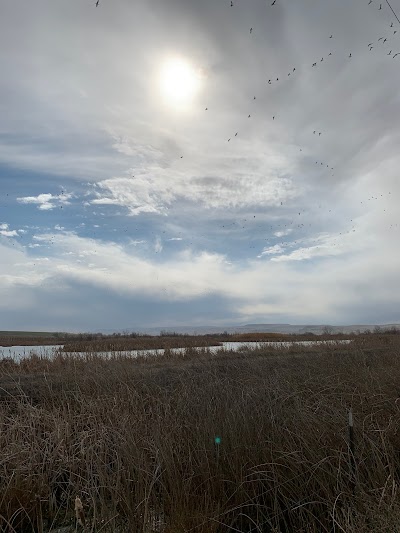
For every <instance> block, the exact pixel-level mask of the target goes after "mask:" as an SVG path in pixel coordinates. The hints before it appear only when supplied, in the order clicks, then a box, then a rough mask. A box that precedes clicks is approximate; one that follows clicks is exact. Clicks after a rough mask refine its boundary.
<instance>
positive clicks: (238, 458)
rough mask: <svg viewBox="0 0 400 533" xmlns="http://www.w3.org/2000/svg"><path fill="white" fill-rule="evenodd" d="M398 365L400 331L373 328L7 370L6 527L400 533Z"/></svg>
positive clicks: (2, 404) (3, 395) (0, 411)
mask: <svg viewBox="0 0 400 533" xmlns="http://www.w3.org/2000/svg"><path fill="white" fill-rule="evenodd" d="M399 356H400V336H399V335H369V336H359V337H357V338H356V339H355V340H354V341H353V343H352V344H350V345H340V344H337V345H323V346H321V345H320V346H314V347H303V346H301V347H300V346H293V347H291V348H289V349H284V350H279V349H274V348H272V347H264V348H261V349H258V350H254V351H251V352H247V353H223V354H220V355H211V354H209V353H207V350H206V349H205V350H204V351H203V352H200V353H199V352H196V351H194V350H191V349H190V348H189V349H188V350H187V351H186V353H185V354H183V355H177V354H172V353H170V352H168V351H167V352H166V354H165V355H163V356H160V357H149V358H144V357H141V358H138V359H136V360H135V359H132V358H129V357H124V356H118V355H115V357H113V358H111V359H107V360H105V359H102V358H100V357H98V356H96V354H94V353H88V354H87V355H86V356H84V357H79V356H74V355H73V354H71V355H68V356H67V355H62V354H57V355H56V356H55V357H54V359H52V360H48V359H42V358H40V357H37V356H31V357H30V358H27V359H23V360H21V362H20V363H15V362H12V361H9V360H8V361H2V362H0V428H1V431H0V449H1V451H2V453H1V456H0V529H1V530H2V531H7V532H10V533H11V532H14V531H15V532H25V531H26V532H28V531H29V532H31V531H37V532H42V531H51V530H53V531H55V530H56V528H57V527H58V526H60V525H68V524H71V531H74V530H75V527H76V518H75V514H76V513H77V514H76V516H77V517H78V514H79V517H80V521H81V522H82V523H83V521H84V520H85V523H86V526H85V531H98V532H100V531H103V532H106V531H114V532H116V531H121V532H122V531H127V532H132V531H135V532H136V531H138V532H143V533H150V532H157V531H158V532H165V533H177V532H193V533H225V532H226V533H228V532H231V531H239V532H271V533H272V532H275V533H276V532H281V533H286V532H293V531H296V532H315V533H316V532H318V533H320V532H341V531H345V532H348V533H353V532H354V533H355V532H357V533H359V532H360V531H363V532H374V533H378V532H379V533H381V532H384V531H388V532H391V533H392V532H394V531H399V530H400V528H399V523H400V521H399V518H400V503H399V498H398V486H399V482H400V456H399V449H400V434H399V429H398V428H399V427H400V398H399V397H400V365H399ZM350 407H352V409H353V414H354V432H355V457H354V459H355V466H356V469H355V472H356V476H355V479H354V477H353V474H352V469H351V464H352V461H351V460H350V457H349V449H348V443H347V414H348V409H349V408H350ZM77 497H78V499H79V502H80V504H79V502H78V504H77V503H76V502H77V501H78V500H77V499H76V498H77ZM80 505H81V506H80ZM78 527H79V528H80V530H83V528H82V526H78Z"/></svg>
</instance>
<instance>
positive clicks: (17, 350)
mask: <svg viewBox="0 0 400 533" xmlns="http://www.w3.org/2000/svg"><path fill="white" fill-rule="evenodd" d="M350 342H351V340H325V341H284V342H274V341H265V342H221V345H220V346H208V347H207V349H208V350H209V352H211V353H217V352H219V351H222V350H224V351H230V350H233V351H239V350H243V349H245V348H262V347H264V346H273V347H275V348H289V347H290V346H294V345H298V346H313V345H319V344H325V345H326V344H350ZM63 348H64V346H62V345H57V346H7V347H2V346H0V360H1V359H3V358H6V357H7V358H8V357H9V358H12V359H14V360H15V361H18V360H20V359H23V358H24V357H29V355H31V354H32V353H34V354H37V355H39V356H40V357H49V358H50V357H52V356H54V355H55V354H56V353H57V352H58V351H62V350H63ZM186 349H187V348H171V350H170V351H171V353H184V352H185V350H186ZM194 349H195V350H204V349H205V348H204V347H202V348H200V347H198V348H194ZM163 353H164V349H162V348H161V349H156V350H155V349H151V350H128V351H122V352H97V354H96V355H98V356H100V357H106V358H108V357H112V356H113V355H122V356H129V357H137V356H138V355H162V354H163ZM73 355H75V356H79V355H84V353H83V352H73Z"/></svg>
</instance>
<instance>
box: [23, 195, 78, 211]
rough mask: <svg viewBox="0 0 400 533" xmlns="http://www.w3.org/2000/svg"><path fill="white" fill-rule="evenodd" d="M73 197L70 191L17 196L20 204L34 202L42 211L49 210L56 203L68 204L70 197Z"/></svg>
mask: <svg viewBox="0 0 400 533" xmlns="http://www.w3.org/2000/svg"><path fill="white" fill-rule="evenodd" d="M71 198H73V195H72V194H71V193H65V194H59V195H53V194H50V193H43V194H39V195H38V196H24V197H21V198H17V201H18V202H19V203H21V204H36V205H37V206H38V209H41V210H42V211H50V210H51V209H54V208H55V207H57V206H58V205H69V204H70V201H69V200H70V199H71Z"/></svg>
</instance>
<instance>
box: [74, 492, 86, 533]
mask: <svg viewBox="0 0 400 533" xmlns="http://www.w3.org/2000/svg"><path fill="white" fill-rule="evenodd" d="M75 516H76V519H77V521H78V524H79V525H80V526H82V527H84V526H85V513H84V512H83V504H82V501H81V499H80V498H79V496H77V497H76V498H75Z"/></svg>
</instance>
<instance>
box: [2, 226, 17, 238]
mask: <svg viewBox="0 0 400 533" xmlns="http://www.w3.org/2000/svg"><path fill="white" fill-rule="evenodd" d="M0 235H2V236H3V237H18V231H17V230H15V229H13V230H10V229H9V225H8V224H5V223H3V224H0Z"/></svg>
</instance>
